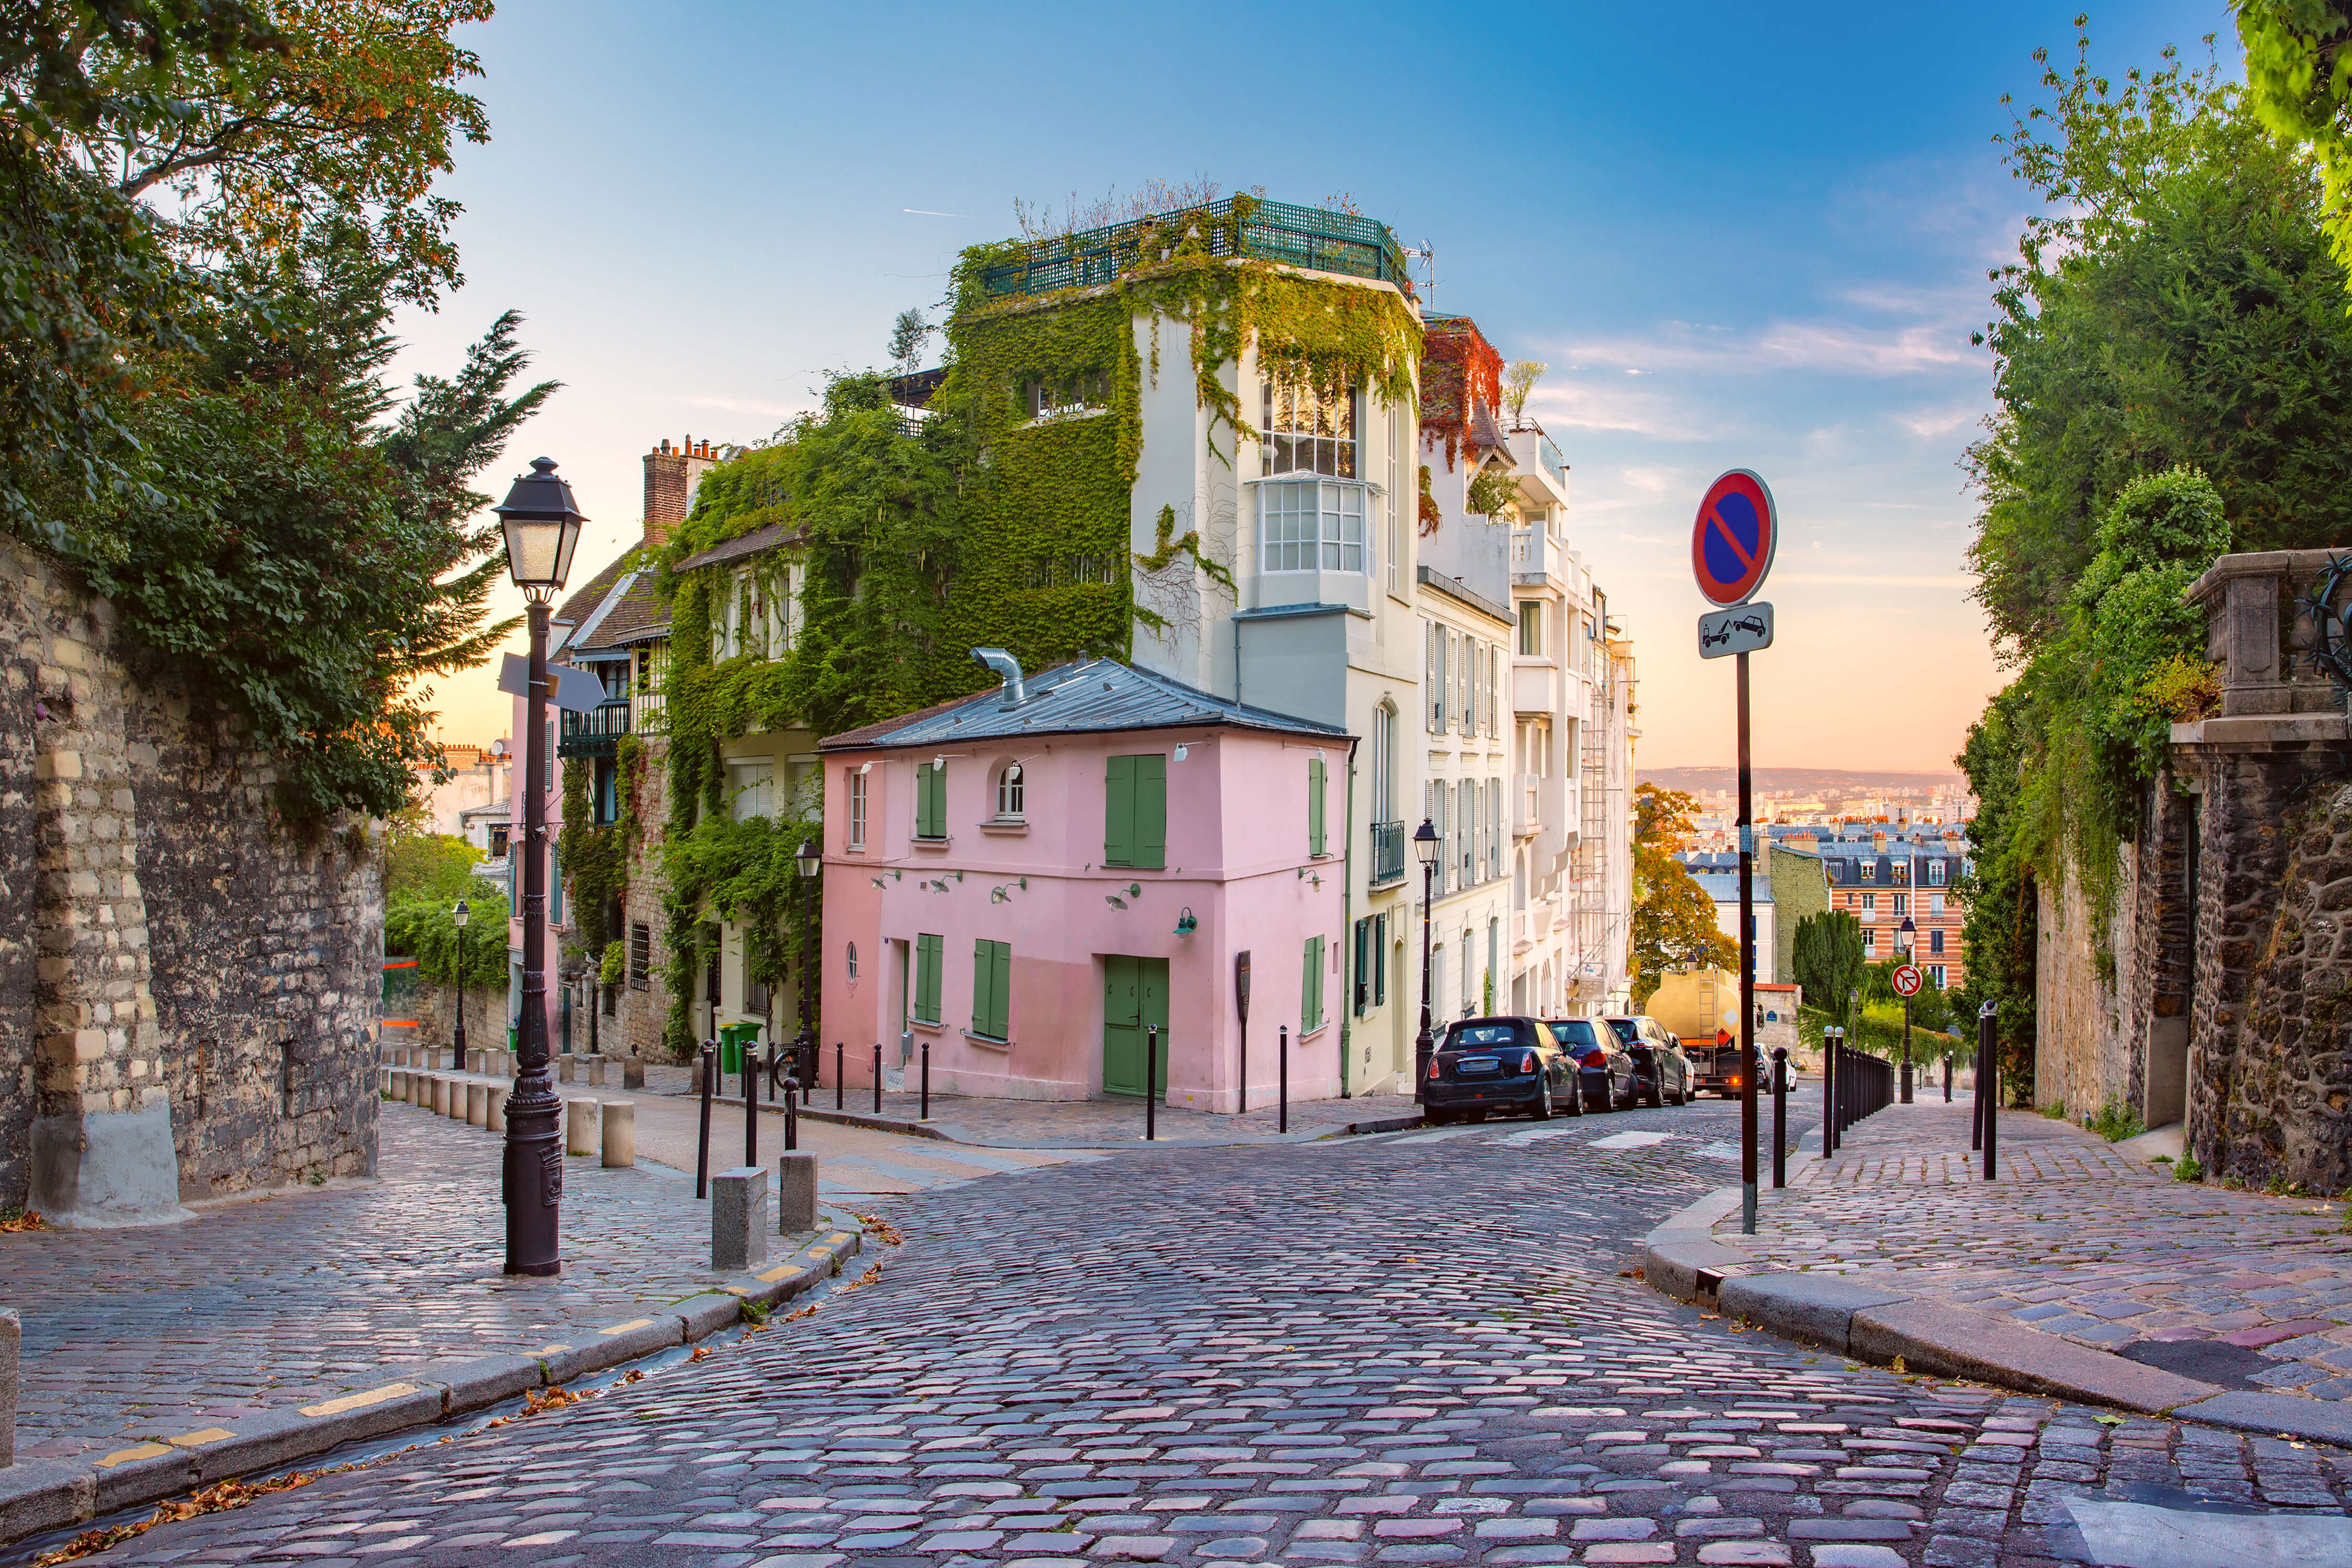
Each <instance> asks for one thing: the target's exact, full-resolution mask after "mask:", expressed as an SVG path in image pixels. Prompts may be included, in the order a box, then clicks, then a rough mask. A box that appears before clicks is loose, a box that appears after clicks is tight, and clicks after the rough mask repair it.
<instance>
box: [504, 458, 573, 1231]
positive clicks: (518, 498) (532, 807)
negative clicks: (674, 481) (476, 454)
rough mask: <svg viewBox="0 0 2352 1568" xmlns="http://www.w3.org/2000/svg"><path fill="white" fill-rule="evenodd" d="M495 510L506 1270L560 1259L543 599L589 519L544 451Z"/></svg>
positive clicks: (556, 584)
mask: <svg viewBox="0 0 2352 1568" xmlns="http://www.w3.org/2000/svg"><path fill="white" fill-rule="evenodd" d="M493 510H496V511H497V512H498V514H499V526H500V528H501V529H502V531H504V532H505V534H506V546H507V570H508V571H509V572H510V573H512V574H513V575H514V581H515V586H516V587H518V588H520V589H521V590H522V592H523V597H524V598H525V599H527V600H528V601H530V697H529V698H528V699H527V700H525V703H524V715H523V716H524V721H525V723H524V729H523V777H522V797H523V807H522V810H523V819H522V842H521V845H520V847H519V848H518V847H515V846H511V845H510V846H509V848H508V853H509V854H517V853H520V855H521V856H522V858H523V862H522V877H521V879H520V887H521V889H522V910H521V914H522V1037H521V1038H520V1040H519V1041H517V1042H516V1043H517V1045H518V1046H519V1047H520V1061H519V1062H518V1064H517V1065H518V1066H519V1067H520V1069H521V1070H520V1072H519V1073H518V1074H517V1075H516V1077H515V1086H514V1091H513V1093H512V1094H511V1095H510V1096H509V1099H508V1100H507V1147H506V1182H505V1194H506V1205H507V1272H508V1273H509V1274H540V1275H547V1274H556V1273H560V1272H562V1268H563V1262H562V1254H561V1251H560V1248H559V1246H558V1241H557V1236H558V1227H557V1223H556V1222H557V1220H558V1218H559V1216H560V1207H561V1205H562V1202H563V1144H562V1135H561V1132H560V1131H559V1130H558V1128H557V1125H556V1123H557V1121H558V1119H559V1117H560V1116H561V1114H562V1106H561V1105H560V1104H559V1103H558V1101H557V1100H556V1098H555V1083H554V1079H553V1077H552V1075H551V1074H550V1072H549V1071H548V1049H547V794H546V791H547V785H548V781H549V776H550V773H551V769H552V767H553V764H554V761H555V759H554V758H552V757H551V756H549V755H548V754H547V753H548V736H547V694H548V678H547V623H548V605H549V601H550V600H551V599H552V598H554V596H555V592H556V590H557V589H559V588H561V587H562V586H563V580H564V579H565V578H566V577H568V576H570V575H571V573H572V551H573V549H575V548H576V547H577V546H578V545H579V543H580V525H581V524H582V523H583V522H585V521H588V520H587V519H586V518H585V517H583V516H582V515H581V511H580V509H579V507H577V506H576V505H574V504H573V503H572V487H571V486H570V485H568V484H566V483H565V482H564V481H563V480H562V479H557V478H556V477H555V462H554V459H553V458H532V459H531V464H530V473H528V474H525V475H523V476H522V477H521V478H520V479H517V480H515V482H514V488H513V489H509V490H508V491H507V499H506V500H505V501H504V502H503V503H501V504H500V505H499V506H498V507H496V508H495V509H493Z"/></svg>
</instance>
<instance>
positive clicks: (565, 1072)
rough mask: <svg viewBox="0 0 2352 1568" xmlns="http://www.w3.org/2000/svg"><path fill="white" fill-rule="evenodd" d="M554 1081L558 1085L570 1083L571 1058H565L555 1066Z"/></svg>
mask: <svg viewBox="0 0 2352 1568" xmlns="http://www.w3.org/2000/svg"><path fill="white" fill-rule="evenodd" d="M555 1081H556V1082H558V1083H570V1082H571V1081H572V1058H570V1057H568V1056H567V1057H565V1058H563V1059H562V1061H560V1062H558V1063H557V1064H556V1068H555Z"/></svg>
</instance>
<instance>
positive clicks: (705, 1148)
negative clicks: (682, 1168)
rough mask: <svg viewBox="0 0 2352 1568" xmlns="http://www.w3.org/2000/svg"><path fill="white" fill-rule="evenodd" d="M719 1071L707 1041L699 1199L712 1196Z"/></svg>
mask: <svg viewBox="0 0 2352 1568" xmlns="http://www.w3.org/2000/svg"><path fill="white" fill-rule="evenodd" d="M718 1070H719V1057H718V1053H716V1052H715V1051H713V1050H712V1049H711V1047H710V1042H709V1040H705V1041H703V1042H702V1136H701V1138H700V1139H699V1140H698V1142H696V1144H695V1149H694V1195H695V1196H696V1197H698V1198H707V1197H709V1195H710V1100H711V1097H712V1095H713V1094H714V1093H715V1092H716V1090H717V1089H718V1085H717V1084H716V1083H715V1082H713V1081H712V1079H713V1075H715V1074H716V1073H717V1072H718Z"/></svg>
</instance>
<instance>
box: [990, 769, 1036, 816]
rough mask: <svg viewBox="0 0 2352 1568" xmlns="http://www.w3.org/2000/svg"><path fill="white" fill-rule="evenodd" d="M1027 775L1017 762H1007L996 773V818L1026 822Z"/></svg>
mask: <svg viewBox="0 0 2352 1568" xmlns="http://www.w3.org/2000/svg"><path fill="white" fill-rule="evenodd" d="M1028 801H1029V775H1028V774H1027V773H1024V772H1023V771H1022V767H1021V764H1020V763H1005V764H1004V766H1003V767H1002V768H1000V769H998V770H997V773H996V820H997V821H999V822H1026V821H1027V820H1028V816H1027V806H1028Z"/></svg>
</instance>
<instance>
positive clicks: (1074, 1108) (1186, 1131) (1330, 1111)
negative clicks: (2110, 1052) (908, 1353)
mask: <svg viewBox="0 0 2352 1568" xmlns="http://www.w3.org/2000/svg"><path fill="white" fill-rule="evenodd" d="M822 1066H823V1070H824V1084H825V1085H826V1086H828V1087H821V1088H820V1089H818V1091H817V1096H816V1102H815V1103H816V1105H817V1107H818V1109H820V1110H831V1109H833V1101H834V1094H833V1089H831V1088H830V1087H829V1086H830V1085H831V1084H832V1082H833V1077H832V1074H833V1058H832V1057H831V1056H830V1055H827V1056H826V1057H825V1058H824V1063H823V1064H822ZM891 1081H892V1079H891V1076H890V1074H889V1072H888V1071H887V1070H886V1072H885V1073H884V1077H883V1083H884V1088H883V1090H882V1114H883V1115H885V1116H887V1117H889V1118H891V1119H892V1120H894V1121H907V1122H913V1121H918V1120H919V1118H920V1117H921V1115H922V1096H921V1095H919V1094H909V1093H902V1092H900V1091H898V1090H896V1089H891V1088H889V1087H888V1085H889V1083H890V1082H891ZM741 1082H742V1080H741V1079H740V1078H736V1077H733V1076H731V1075H730V1076H729V1077H728V1078H727V1079H725V1084H726V1087H727V1088H728V1089H730V1090H732V1091H733V1092H734V1093H735V1094H736V1095H738V1096H740V1094H741V1092H742V1090H741V1088H740V1085H741ZM646 1091H647V1092H648V1093H652V1094H672V1095H685V1096H691V1095H693V1094H694V1093H695V1092H696V1091H695V1081H694V1074H693V1070H692V1069H691V1068H679V1067H656V1066H650V1065H649V1066H647V1067H646ZM1273 1098H1274V1097H1273V1095H1272V1094H1271V1093H1268V1095H1267V1096H1266V1103H1265V1105H1264V1106H1263V1107H1259V1106H1255V1105H1254V1106H1253V1107H1252V1108H1251V1109H1250V1110H1248V1111H1246V1112H1244V1114H1242V1115H1239V1116H1223V1115H1217V1114H1214V1113H1213V1112H1210V1111H1205V1110H1188V1109H1186V1108H1185V1107H1183V1106H1177V1105H1163V1106H1161V1107H1160V1110H1159V1114H1158V1115H1157V1117H1156V1118H1155V1121H1156V1122H1157V1128H1156V1131H1157V1132H1158V1135H1159V1137H1160V1139H1161V1140H1162V1141H1163V1142H1249V1141H1251V1140H1253V1139H1265V1140H1269V1141H1271V1140H1273V1139H1274V1138H1276V1136H1277V1132H1276V1129H1277V1127H1278V1126H1279V1125H1280V1122H1281V1116H1280V1113H1279V1111H1277V1110H1276V1107H1275V1105H1274V1103H1273ZM843 1103H844V1108H845V1109H846V1110H853V1111H859V1112H864V1113H868V1114H870V1113H871V1112H872V1111H873V1110H874V1091H873V1090H872V1089H865V1090H863V1091H862V1092H861V1091H860V1090H859V1089H856V1087H854V1086H853V1087H852V1088H851V1089H850V1090H849V1092H848V1094H847V1095H845V1097H843ZM1420 1110H1421V1108H1420V1107H1419V1106H1418V1105H1416V1104H1414V1102H1413V1099H1412V1096H1411V1095H1409V1094H1402V1095H1401V1094H1375V1095H1363V1096H1360V1097H1358V1098H1357V1099H1354V1100H1294V1101H1293V1102H1292V1103H1291V1107H1290V1131H1291V1133H1292V1134H1293V1135H1294V1136H1296V1135H1297V1134H1298V1133H1301V1132H1328V1131H1335V1130H1337V1129H1339V1128H1341V1127H1345V1126H1347V1125H1348V1124H1349V1123H1350V1122H1365V1121H1392V1120H1395V1119H1397V1118H1401V1117H1412V1116H1417V1115H1419V1114H1420ZM931 1121H932V1122H933V1123H934V1124H935V1125H937V1126H938V1127H940V1129H941V1130H942V1131H946V1132H948V1133H949V1134H950V1136H951V1137H953V1138H955V1139H956V1140H958V1141H960V1142H968V1143H976V1144H979V1145H981V1146H982V1147H989V1146H998V1147H1003V1148H1013V1149H1101V1148H1110V1147H1116V1146H1120V1145H1124V1144H1128V1143H1134V1142H1139V1141H1140V1140H1141V1139H1142V1137H1143V1101H1142V1100H1129V1099H1124V1098H1105V1099H1101V1100H997V1099H989V1098H982V1097H978V1096H968V1095H950V1094H933V1095H932V1096H931Z"/></svg>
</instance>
